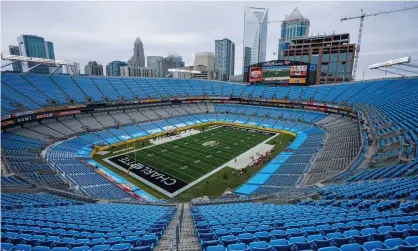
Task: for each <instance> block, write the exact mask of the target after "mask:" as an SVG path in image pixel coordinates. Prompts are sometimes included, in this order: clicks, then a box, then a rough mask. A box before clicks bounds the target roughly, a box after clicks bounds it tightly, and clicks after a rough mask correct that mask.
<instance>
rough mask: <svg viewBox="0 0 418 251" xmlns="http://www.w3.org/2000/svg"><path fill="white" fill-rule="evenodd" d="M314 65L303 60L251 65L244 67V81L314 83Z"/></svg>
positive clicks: (253, 82) (252, 82)
mask: <svg viewBox="0 0 418 251" xmlns="http://www.w3.org/2000/svg"><path fill="white" fill-rule="evenodd" d="M315 75H316V65H311V64H309V63H304V62H292V61H284V60H274V61H269V62H263V63H259V64H254V65H251V66H249V67H247V68H245V69H244V82H250V83H251V84H279V85H283V84H295V85H310V84H314V83H315Z"/></svg>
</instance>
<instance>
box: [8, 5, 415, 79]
mask: <svg viewBox="0 0 418 251" xmlns="http://www.w3.org/2000/svg"><path fill="white" fill-rule="evenodd" d="M247 4H248V5H250V6H258V7H266V8H268V9H269V19H270V20H273V19H276V20H282V19H284V17H285V15H286V14H289V13H290V12H291V11H292V10H293V9H294V8H295V7H298V8H299V9H300V11H301V12H302V14H303V15H304V16H305V17H306V18H309V19H310V21H311V29H310V33H311V34H315V35H316V34H324V33H327V34H330V33H332V32H336V33H341V32H349V33H350V36H351V41H352V42H353V43H356V42H357V34H358V26H359V20H358V19H357V20H351V21H346V22H340V18H341V17H342V16H349V15H358V14H359V13H360V9H364V10H365V11H366V12H377V11H381V10H388V9H394V8H399V7H401V6H412V5H416V3H414V2H294V1H292V2H276V1H275V2H258V1H257V2H256V1H255V2H4V1H2V2H1V29H2V31H1V51H2V53H8V45H9V44H16V43H17V41H16V39H17V37H18V36H19V35H21V34H35V35H39V36H42V37H44V38H45V39H46V40H50V41H53V42H54V46H55V55H56V57H57V58H58V59H67V60H71V61H75V62H79V63H80V64H81V66H82V68H83V67H84V65H85V64H86V63H87V61H88V60H96V61H98V62H99V63H101V64H103V65H105V64H107V63H108V62H110V61H112V60H128V59H129V57H130V56H131V55H132V53H133V43H134V41H135V38H136V37H137V36H139V37H141V40H142V41H143V43H144V48H145V54H146V56H150V55H160V56H165V55H167V53H169V52H176V53H179V54H180V55H182V56H183V59H184V60H185V62H186V64H189V65H190V64H193V61H194V53H195V52H199V51H214V47H215V45H214V40H215V39H222V38H225V37H226V38H229V39H231V40H232V41H233V42H235V44H236V58H235V61H236V65H235V72H236V74H238V73H240V72H241V71H242V69H241V67H242V36H243V29H244V25H243V19H244V7H245V5H247ZM417 15H418V9H415V10H409V11H405V12H399V13H394V14H388V15H382V16H377V17H370V18H366V20H365V26H364V31H363V41H362V47H361V53H360V61H359V70H358V73H359V75H358V76H359V77H361V76H362V74H363V71H364V70H365V76H366V78H375V77H381V76H382V73H380V72H375V71H370V70H368V69H367V66H368V65H370V64H372V63H376V62H381V61H385V60H389V59H393V58H397V57H402V56H406V55H410V56H412V59H413V61H414V62H418V51H417V41H418V25H417V23H416V21H415V20H416V16H417ZM279 36H280V24H279V23H276V24H269V28H268V42H267V59H268V60H271V59H274V57H275V56H273V52H277V45H278V39H279Z"/></svg>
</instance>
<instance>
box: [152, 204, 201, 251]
mask: <svg viewBox="0 0 418 251" xmlns="http://www.w3.org/2000/svg"><path fill="white" fill-rule="evenodd" d="M182 208H183V209H182ZM182 212H183V213H182ZM180 217H181V219H180ZM180 222H181V223H180ZM178 223H179V226H180V229H179V239H178V240H179V244H178V246H177V248H176V245H175V243H176V227H177V224H178ZM171 248H173V249H174V250H179V251H200V250H201V248H200V242H199V239H198V238H197V233H196V229H195V227H194V223H193V219H192V214H191V211H190V206H189V203H184V204H181V203H180V204H177V211H176V214H175V216H174V217H173V220H172V221H171V222H170V224H169V225H168V227H167V229H166V231H165V233H164V235H163V236H162V238H161V240H160V244H159V245H158V246H156V247H155V250H156V251H163V250H171Z"/></svg>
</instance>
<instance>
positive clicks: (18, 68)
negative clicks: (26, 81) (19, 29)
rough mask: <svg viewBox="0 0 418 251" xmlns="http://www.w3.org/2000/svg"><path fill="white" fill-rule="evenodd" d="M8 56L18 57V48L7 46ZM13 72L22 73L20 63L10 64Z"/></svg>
mask: <svg viewBox="0 0 418 251" xmlns="http://www.w3.org/2000/svg"><path fill="white" fill-rule="evenodd" d="M9 53H10V55H16V56H20V51H19V46H16V45H9ZM12 68H13V71H17V72H22V63H21V62H19V61H17V62H14V63H13V64H12Z"/></svg>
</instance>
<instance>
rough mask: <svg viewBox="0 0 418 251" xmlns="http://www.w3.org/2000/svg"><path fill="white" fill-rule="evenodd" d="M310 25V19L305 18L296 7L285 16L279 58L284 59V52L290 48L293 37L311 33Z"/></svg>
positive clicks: (305, 35)
mask: <svg viewBox="0 0 418 251" xmlns="http://www.w3.org/2000/svg"><path fill="white" fill-rule="evenodd" d="M309 26H310V22H309V19H307V18H304V17H303V16H302V13H300V11H299V9H298V8H295V9H294V10H293V11H292V12H291V13H290V15H288V16H286V17H285V19H284V21H283V22H282V27H281V32H280V39H279V50H278V53H277V55H278V59H279V60H283V52H284V50H286V49H288V48H289V44H290V40H291V39H293V38H299V37H307V36H308V35H309Z"/></svg>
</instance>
